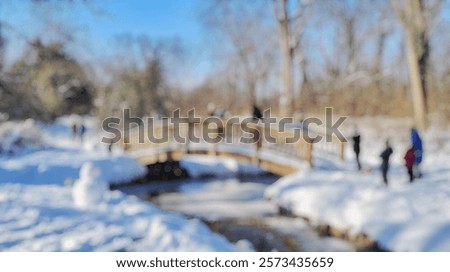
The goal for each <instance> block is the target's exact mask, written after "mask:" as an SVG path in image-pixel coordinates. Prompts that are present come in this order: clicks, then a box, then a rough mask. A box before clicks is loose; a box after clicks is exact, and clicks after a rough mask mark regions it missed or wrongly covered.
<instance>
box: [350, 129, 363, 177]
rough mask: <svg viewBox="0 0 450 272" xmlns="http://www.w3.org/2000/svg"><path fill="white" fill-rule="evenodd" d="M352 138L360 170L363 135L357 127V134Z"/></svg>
mask: <svg viewBox="0 0 450 272" xmlns="http://www.w3.org/2000/svg"><path fill="white" fill-rule="evenodd" d="M352 140H353V151H354V152H355V156H356V163H357V164H358V170H361V162H360V161H359V152H360V143H361V135H360V134H359V132H358V130H357V129H355V134H354V135H353V137H352Z"/></svg>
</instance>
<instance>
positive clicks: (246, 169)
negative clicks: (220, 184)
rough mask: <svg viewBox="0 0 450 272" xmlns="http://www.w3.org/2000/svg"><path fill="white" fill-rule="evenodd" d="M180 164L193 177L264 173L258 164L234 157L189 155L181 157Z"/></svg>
mask: <svg viewBox="0 0 450 272" xmlns="http://www.w3.org/2000/svg"><path fill="white" fill-rule="evenodd" d="M180 165H181V166H182V167H183V168H185V169H186V170H187V172H188V173H189V175H190V176H191V177H193V178H199V177H203V176H211V175H214V176H226V177H229V176H236V175H239V174H240V175H251V174H255V175H256V174H260V173H263V170H261V168H260V167H259V166H257V165H254V164H250V163H241V162H238V161H237V160H235V159H233V158H225V157H212V156H205V155H189V156H185V157H183V158H182V159H181V161H180Z"/></svg>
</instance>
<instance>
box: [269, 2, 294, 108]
mask: <svg viewBox="0 0 450 272" xmlns="http://www.w3.org/2000/svg"><path fill="white" fill-rule="evenodd" d="M281 2H282V4H281V6H282V7H281V12H282V16H281V17H280V18H278V27H279V31H280V45H281V53H282V54H283V82H284V92H283V95H282V96H281V97H280V101H279V102H280V114H281V115H282V117H292V116H293V113H294V110H295V101H294V84H293V78H292V73H293V72H292V70H293V66H294V65H293V58H294V52H293V48H292V47H291V44H290V33H289V17H288V10H287V9H288V5H287V2H288V1H287V0H282V1H281ZM274 4H275V3H274Z"/></svg>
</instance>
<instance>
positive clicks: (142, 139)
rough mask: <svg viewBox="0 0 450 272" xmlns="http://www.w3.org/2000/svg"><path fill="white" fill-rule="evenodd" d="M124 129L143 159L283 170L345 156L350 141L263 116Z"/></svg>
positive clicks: (129, 146) (131, 146)
mask: <svg viewBox="0 0 450 272" xmlns="http://www.w3.org/2000/svg"><path fill="white" fill-rule="evenodd" d="M244 120H245V119H244ZM166 121H167V119H166ZM124 133H125V134H124V135H125V137H124V142H123V144H124V149H125V150H126V151H127V152H128V153H129V154H130V155H131V156H132V157H133V158H135V159H137V160H138V161H139V162H140V163H142V164H146V165H149V164H153V163H156V162H164V161H168V160H174V161H177V160H180V159H181V158H182V157H183V156H185V155H187V154H205V155H210V156H226V157H232V158H235V159H237V160H240V161H244V162H252V163H255V164H258V165H260V167H261V168H262V169H264V170H265V171H268V172H271V173H274V174H277V175H287V174H290V173H292V172H295V171H298V170H300V169H302V168H304V167H314V157H315V156H316V155H318V154H320V155H319V156H322V154H327V156H331V157H333V158H335V159H343V158H344V148H345V143H346V141H345V139H342V138H338V137H336V136H335V135H328V136H329V137H328V139H329V141H325V137H326V136H327V135H326V133H324V132H319V131H311V130H309V131H307V130H306V128H304V127H303V126H302V124H301V123H298V124H288V125H285V126H280V124H271V125H267V124H263V123H262V122H261V121H260V120H259V121H257V120H252V121H248V120H247V121H239V122H236V119H234V120H232V119H229V120H222V119H220V120H219V119H218V118H215V119H214V120H213V119H211V118H205V119H201V120H200V121H199V120H195V121H194V120H188V121H187V122H184V123H182V124H177V125H174V124H172V123H169V122H168V121H167V122H164V120H161V121H160V122H159V121H158V122H154V123H152V124H149V125H145V126H137V127H134V128H132V129H130V130H129V131H126V132H124ZM315 136H322V137H323V140H321V141H319V142H315V141H313V138H314V137H315Z"/></svg>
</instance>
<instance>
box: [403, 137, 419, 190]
mask: <svg viewBox="0 0 450 272" xmlns="http://www.w3.org/2000/svg"><path fill="white" fill-rule="evenodd" d="M404 158H405V166H406V169H407V170H408V175H409V182H413V181H414V172H413V167H414V162H415V160H416V156H415V155H414V147H413V146H411V147H410V148H409V149H408V151H406V154H405V157H404Z"/></svg>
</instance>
